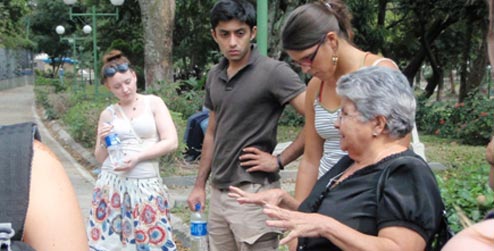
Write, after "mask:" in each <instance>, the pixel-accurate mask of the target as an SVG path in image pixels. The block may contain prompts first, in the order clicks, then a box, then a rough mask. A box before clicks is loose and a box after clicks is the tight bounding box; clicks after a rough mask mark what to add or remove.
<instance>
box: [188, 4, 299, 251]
mask: <svg viewBox="0 0 494 251" xmlns="http://www.w3.org/2000/svg"><path fill="white" fill-rule="evenodd" d="M255 20H256V18H255V10H254V7H253V6H252V4H250V3H249V2H247V1H245V0H221V1H219V2H217V3H216V5H215V6H214V7H213V8H212V10H211V24H212V28H213V29H212V31H211V33H212V36H213V39H214V40H215V42H216V43H217V44H218V46H219V48H220V50H221V52H222V54H223V56H224V58H223V59H222V61H221V62H220V63H219V64H218V65H216V66H214V67H213V68H212V69H211V71H210V72H209V74H208V78H207V82H206V98H205V106H206V107H207V108H208V109H209V110H210V116H209V122H208V123H209V124H208V129H207V131H206V135H205V137H204V143H203V149H202V156H201V161H200V163H199V174H198V176H197V180H196V183H195V186H194V189H193V190H192V192H191V194H190V195H189V199H188V203H189V207H190V208H194V205H195V204H196V203H200V204H201V205H202V206H204V204H205V200H206V193H205V186H206V182H207V179H208V177H209V175H210V174H211V185H212V189H211V199H210V207H209V217H208V218H209V224H208V230H209V241H210V243H209V244H210V250H211V251H215V250H218V251H225V250H229V251H235V250H277V248H278V233H279V231H278V230H276V229H271V228H268V227H267V226H266V225H265V220H266V219H267V218H266V216H265V215H264V214H263V213H262V208H261V207H258V206H250V205H239V204H238V203H237V202H236V201H235V199H232V198H229V197H228V195H227V193H228V187H229V186H238V187H240V188H241V189H243V190H245V191H249V192H258V191H262V190H267V189H271V188H275V187H279V186H280V183H279V178H280V176H279V174H278V173H279V170H280V168H282V167H283V165H284V164H287V163H289V162H290V161H292V160H294V159H296V158H297V157H298V156H300V155H301V154H302V152H303V143H304V142H303V136H301V135H299V136H298V137H297V139H295V141H294V143H292V144H291V145H290V146H289V147H288V148H287V149H285V150H284V151H283V153H282V154H281V155H279V156H273V155H272V152H273V150H274V148H275V146H276V131H277V124H278V119H279V117H280V115H281V113H282V112H283V109H284V107H285V105H286V104H287V103H290V104H291V105H292V106H293V107H294V108H295V109H296V110H297V111H298V112H299V113H301V114H302V115H303V107H304V102H305V85H304V84H303V83H302V82H301V81H300V78H299V77H298V76H297V74H296V73H295V72H293V71H292V70H291V69H290V67H289V66H288V65H287V64H286V63H283V62H279V61H276V60H273V59H270V58H268V57H265V56H262V55H260V54H259V52H258V51H257V49H256V47H255V45H252V44H251V40H252V39H254V38H255V35H256V26H255Z"/></svg>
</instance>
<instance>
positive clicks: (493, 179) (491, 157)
mask: <svg viewBox="0 0 494 251" xmlns="http://www.w3.org/2000/svg"><path fill="white" fill-rule="evenodd" d="M485 159H486V160H487V163H489V165H490V166H491V169H490V171H489V186H490V187H491V189H494V137H492V139H491V142H489V144H488V145H487V147H486V149H485Z"/></svg>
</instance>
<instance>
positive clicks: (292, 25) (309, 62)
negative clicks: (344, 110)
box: [282, 0, 408, 201]
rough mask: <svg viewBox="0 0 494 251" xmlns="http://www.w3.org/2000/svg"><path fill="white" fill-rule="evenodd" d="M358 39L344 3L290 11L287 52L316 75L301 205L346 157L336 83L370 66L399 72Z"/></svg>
mask: <svg viewBox="0 0 494 251" xmlns="http://www.w3.org/2000/svg"><path fill="white" fill-rule="evenodd" d="M352 38H353V32H352V26H351V15H350V13H349V12H348V9H347V7H346V6H345V5H344V4H343V3H342V2H341V1H340V0H330V1H318V2H313V3H309V4H305V5H302V6H300V7H298V8H297V9H295V10H294V11H293V12H292V13H290V15H289V16H288V17H287V19H286V21H285V25H284V26H283V29H282V43H283V49H284V50H285V51H286V52H287V54H288V55H289V56H290V57H291V59H292V62H294V63H295V64H296V65H298V66H299V67H301V69H302V71H303V72H304V73H308V74H311V75H312V76H313V78H312V79H311V80H310V82H309V84H308V87H307V94H306V99H305V110H306V113H305V123H306V124H305V128H304V130H305V137H306V138H305V149H304V155H303V158H302V161H301V163H300V166H299V170H298V174H297V181H296V187H295V198H296V199H297V200H299V201H302V200H303V199H305V198H306V197H307V195H308V194H309V192H310V191H311V189H312V187H313V186H314V184H315V183H316V180H317V179H318V178H319V177H321V176H322V175H324V174H325V173H326V172H327V171H328V170H329V169H331V168H332V167H333V165H334V164H336V162H337V161H338V160H339V159H340V158H341V157H342V156H343V155H344V154H345V153H344V152H343V151H342V150H341V149H340V144H339V142H340V137H339V134H338V131H337V130H336V128H335V127H334V122H335V120H336V117H337V116H336V114H337V113H338V111H339V110H340V107H341V98H340V97H339V96H338V95H337V94H336V81H337V80H338V79H339V78H340V77H341V76H343V75H345V74H347V73H350V72H353V71H356V70H358V69H360V68H362V67H366V66H383V67H389V68H392V69H398V66H397V65H396V64H395V63H394V62H393V61H392V60H391V59H388V58H383V57H381V56H378V55H375V54H372V53H369V52H365V51H362V50H360V49H359V48H357V47H355V46H354V45H353V44H352ZM407 144H408V142H406V143H405V145H407Z"/></svg>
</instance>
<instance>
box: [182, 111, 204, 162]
mask: <svg viewBox="0 0 494 251" xmlns="http://www.w3.org/2000/svg"><path fill="white" fill-rule="evenodd" d="M208 117H209V112H207V111H206V112H199V113H196V114H194V115H192V116H191V117H190V118H189V121H188V128H186V130H188V132H187V139H186V140H185V143H186V145H187V151H186V152H185V156H186V157H188V158H189V160H190V161H193V160H196V159H197V158H199V156H200V155H201V150H202V142H203V140H204V133H203V132H202V128H201V122H202V121H204V120H205V119H207V118H208Z"/></svg>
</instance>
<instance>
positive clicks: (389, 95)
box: [229, 67, 444, 251]
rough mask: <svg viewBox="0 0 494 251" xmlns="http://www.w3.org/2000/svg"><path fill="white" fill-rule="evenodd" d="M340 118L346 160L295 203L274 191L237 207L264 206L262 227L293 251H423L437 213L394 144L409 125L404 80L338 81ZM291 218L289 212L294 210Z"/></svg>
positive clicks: (370, 76)
mask: <svg viewBox="0 0 494 251" xmlns="http://www.w3.org/2000/svg"><path fill="white" fill-rule="evenodd" d="M337 92H338V95H339V96H340V97H341V105H342V106H341V112H340V114H339V115H338V119H337V120H336V123H335V127H336V128H337V129H338V130H339V133H340V145H341V148H342V150H344V151H346V152H347V153H348V155H346V156H344V157H343V158H341V159H340V161H338V163H336V165H335V166H334V167H333V168H332V169H331V170H329V171H328V172H327V173H326V174H325V175H324V176H322V177H321V178H320V179H319V180H318V181H317V183H316V185H315V186H314V188H313V190H312V191H311V193H310V194H309V196H308V197H307V199H306V200H305V201H303V202H302V203H299V202H298V201H297V200H295V199H294V198H293V197H291V195H290V194H289V193H287V192H285V191H283V190H281V189H273V190H269V191H265V192H260V193H256V194H253V193H246V192H243V191H241V190H240V189H237V188H235V187H231V188H230V191H231V193H230V194H229V195H230V196H232V197H235V198H237V201H238V202H239V203H254V204H258V205H262V206H264V213H266V214H267V215H268V216H269V217H270V218H271V220H268V221H267V222H266V223H267V225H268V226H272V227H279V228H282V229H285V230H289V231H290V233H289V234H288V235H287V236H286V237H285V238H284V239H282V240H281V244H284V243H287V242H289V241H291V240H292V239H294V238H298V249H297V250H410V251H411V250H417V251H418V250H425V249H426V248H427V249H428V247H430V245H431V243H432V238H433V236H434V234H435V233H436V232H437V231H438V229H439V226H440V222H441V217H442V211H443V209H444V205H443V203H442V200H441V195H440V193H439V188H438V186H437V183H436V180H435V177H434V175H433V173H432V171H431V169H430V168H429V166H428V165H427V163H426V162H425V161H424V160H423V159H421V158H420V157H419V156H418V155H416V154H415V153H414V152H413V151H412V150H409V149H407V147H405V146H403V144H400V139H402V138H403V137H404V136H405V135H407V134H408V133H409V132H410V131H411V130H412V127H413V123H414V121H415V107H416V103H415V98H414V95H413V92H412V90H411V88H410V86H409V84H408V81H407V79H406V77H405V76H404V75H403V74H402V73H401V72H399V71H397V70H392V69H388V68H385V67H365V68H362V69H360V70H358V71H355V72H353V73H350V74H348V75H345V76H343V77H341V78H340V80H338V84H337ZM296 209H298V211H292V210H296Z"/></svg>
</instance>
